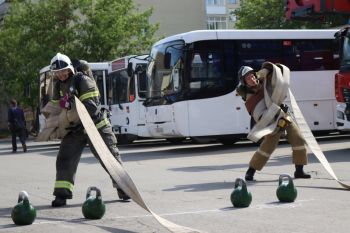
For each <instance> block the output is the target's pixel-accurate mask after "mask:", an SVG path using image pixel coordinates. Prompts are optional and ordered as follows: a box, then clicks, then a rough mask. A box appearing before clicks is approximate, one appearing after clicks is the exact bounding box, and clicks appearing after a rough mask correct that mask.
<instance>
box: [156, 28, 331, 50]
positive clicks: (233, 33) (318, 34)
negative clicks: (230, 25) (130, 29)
mask: <svg viewBox="0 0 350 233" xmlns="http://www.w3.org/2000/svg"><path fill="white" fill-rule="evenodd" d="M336 32H337V29H324V30H322V29H300V30H296V29H273V30H270V29H263V30H257V29H255V30H197V31H190V32H185V33H182V34H177V35H173V36H169V37H166V38H164V39H162V40H160V41H158V42H156V43H155V44H154V46H157V45H159V44H163V43H166V42H170V41H175V40H184V41H185V43H192V42H194V41H201V40H229V39H241V40H250V39H271V40H273V39H333V38H334V34H335V33H336Z"/></svg>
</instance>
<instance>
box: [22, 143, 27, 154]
mask: <svg viewBox="0 0 350 233" xmlns="http://www.w3.org/2000/svg"><path fill="white" fill-rule="evenodd" d="M22 147H23V152H24V153H25V152H27V145H26V144H25V143H24V144H22Z"/></svg>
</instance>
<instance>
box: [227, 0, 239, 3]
mask: <svg viewBox="0 0 350 233" xmlns="http://www.w3.org/2000/svg"><path fill="white" fill-rule="evenodd" d="M227 3H228V4H237V3H238V0H227Z"/></svg>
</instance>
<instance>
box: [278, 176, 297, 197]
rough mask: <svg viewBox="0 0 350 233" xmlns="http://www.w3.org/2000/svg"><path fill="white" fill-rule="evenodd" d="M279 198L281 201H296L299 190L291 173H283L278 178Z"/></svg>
mask: <svg viewBox="0 0 350 233" xmlns="http://www.w3.org/2000/svg"><path fill="white" fill-rule="evenodd" d="M276 195H277V198H278V200H279V201H280V202H294V201H295V199H296V198H297V195H298V192H297V189H296V188H295V187H294V183H293V179H292V177H291V176H290V175H287V174H282V175H280V177H279V179H278V188H277V190H276Z"/></svg>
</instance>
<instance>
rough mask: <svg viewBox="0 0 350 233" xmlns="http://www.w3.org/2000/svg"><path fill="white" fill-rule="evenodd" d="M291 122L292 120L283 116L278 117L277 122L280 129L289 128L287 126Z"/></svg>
mask: <svg viewBox="0 0 350 233" xmlns="http://www.w3.org/2000/svg"><path fill="white" fill-rule="evenodd" d="M289 124H290V122H289V121H288V120H287V119H285V118H283V117H281V118H280V119H278V122H277V126H278V128H280V130H284V129H285V128H287V126H288V125H289Z"/></svg>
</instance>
